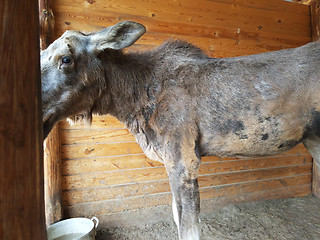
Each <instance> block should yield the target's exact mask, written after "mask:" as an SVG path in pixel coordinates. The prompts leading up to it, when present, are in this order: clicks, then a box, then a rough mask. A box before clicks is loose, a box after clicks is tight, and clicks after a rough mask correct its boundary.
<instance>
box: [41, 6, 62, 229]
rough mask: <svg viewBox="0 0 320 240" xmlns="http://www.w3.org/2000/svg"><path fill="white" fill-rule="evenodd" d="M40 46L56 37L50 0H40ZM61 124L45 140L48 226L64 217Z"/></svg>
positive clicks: (44, 45)
mask: <svg viewBox="0 0 320 240" xmlns="http://www.w3.org/2000/svg"><path fill="white" fill-rule="evenodd" d="M39 18H40V46H41V49H42V50H44V49H46V48H47V47H48V46H49V45H50V43H51V42H52V41H53V39H54V37H53V36H54V15H53V11H52V7H51V1H50V0H40V1H39ZM58 128H59V126H58V125H56V126H55V127H54V128H53V129H52V131H51V133H50V134H49V135H48V137H47V139H46V140H45V141H44V145H43V151H44V156H43V158H44V180H45V190H44V192H45V212H46V224H47V226H49V225H51V224H52V223H55V222H57V221H59V220H61V218H62V217H63V216H62V215H63V210H62V190H61V156H60V140H59V129H58Z"/></svg>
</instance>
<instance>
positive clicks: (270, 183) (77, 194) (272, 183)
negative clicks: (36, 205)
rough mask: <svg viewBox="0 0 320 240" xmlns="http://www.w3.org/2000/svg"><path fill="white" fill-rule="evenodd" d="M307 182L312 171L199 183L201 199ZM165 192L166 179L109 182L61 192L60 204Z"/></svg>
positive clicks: (167, 185) (168, 189)
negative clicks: (258, 178)
mask: <svg viewBox="0 0 320 240" xmlns="http://www.w3.org/2000/svg"><path fill="white" fill-rule="evenodd" d="M310 183H311V174H306V175H299V176H293V177H287V178H278V179H270V180H261V181H256V182H246V183H235V184H226V185H219V186H213V187H201V188H200V191H201V198H202V199H210V198H216V197H221V196H226V195H236V194H243V193H249V192H255V191H262V190H267V189H276V188H283V187H290V186H294V185H304V184H310ZM168 192H170V186H169V181H168V180H160V181H155V182H141V183H135V184H126V185H119V186H117V187H113V186H112V187H103V188H91V189H75V190H70V191H64V192H63V204H64V205H65V206H70V205H74V204H79V203H86V202H95V201H103V200H110V199H119V198H126V197H133V196H143V195H150V194H156V193H168Z"/></svg>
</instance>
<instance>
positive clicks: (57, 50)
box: [41, 21, 320, 240]
mask: <svg viewBox="0 0 320 240" xmlns="http://www.w3.org/2000/svg"><path fill="white" fill-rule="evenodd" d="M144 32H145V28H144V26H142V25H141V24H139V23H135V22H129V21H126V22H121V23H118V24H116V25H115V26H111V27H109V28H106V29H104V30H102V31H100V32H97V33H92V34H84V33H81V32H78V31H67V32H66V33H64V34H63V35H62V36H61V37H60V38H59V39H57V40H56V41H55V42H54V43H53V44H51V45H50V46H49V47H48V49H46V50H45V51H43V52H42V53H41V74H42V102H43V128H44V136H45V137H46V136H47V134H48V133H49V132H50V130H51V129H52V127H53V125H54V124H55V123H56V122H58V121H60V120H62V119H64V118H67V117H69V118H71V120H79V118H80V119H81V120H84V121H88V122H91V118H92V114H107V113H109V114H111V115H113V116H115V117H117V118H118V119H119V120H120V121H122V122H124V123H125V124H126V126H127V127H128V128H129V129H130V131H131V132H132V133H133V135H134V136H135V137H136V140H137V142H138V143H139V144H140V146H141V148H142V149H143V150H144V152H145V154H146V155H147V156H148V157H149V158H151V159H154V160H157V161H160V162H162V163H164V165H165V167H166V170H167V173H168V176H169V180H170V186H171V190H172V196H173V201H172V206H173V213H174V220H175V222H176V224H177V226H178V232H179V239H183V240H186V239H192V240H195V239H199V238H200V237H199V220H198V215H199V205H200V200H199V187H198V182H197V174H198V168H199V165H200V158H201V156H205V155H215V156H262V155H267V154H269V155H270V154H278V153H281V152H284V151H287V150H288V149H290V148H292V147H294V146H295V145H296V144H298V143H300V142H303V143H304V144H305V146H306V147H307V149H308V150H309V151H310V153H311V154H312V156H313V157H314V161H315V165H314V166H315V167H314V171H315V173H314V193H315V194H316V195H317V196H320V191H319V189H320V187H319V185H320V181H319V172H320V171H319V166H320V126H319V124H320V94H319V92H320V81H319V76H320V43H317V42H316V43H310V44H307V45H305V46H302V47H300V48H296V49H289V50H282V51H277V52H271V53H264V54H259V55H253V56H245V57H237V58H222V59H216V58H209V57H207V56H206V55H205V54H204V53H203V52H202V51H201V50H199V49H198V48H196V47H194V46H192V45H190V44H188V43H186V42H182V41H171V42H167V43H164V44H163V45H162V46H160V47H158V48H156V49H155V50H152V51H148V52H143V53H124V52H122V49H123V48H125V47H128V46H130V45H132V44H133V43H134V42H135V41H136V40H137V39H138V38H139V37H140V36H141V35H143V34H144Z"/></svg>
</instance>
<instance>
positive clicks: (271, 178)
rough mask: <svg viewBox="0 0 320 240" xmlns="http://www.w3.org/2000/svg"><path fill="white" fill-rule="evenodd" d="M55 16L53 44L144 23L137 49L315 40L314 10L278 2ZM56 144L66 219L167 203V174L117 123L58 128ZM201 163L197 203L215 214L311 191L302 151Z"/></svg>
mask: <svg viewBox="0 0 320 240" xmlns="http://www.w3.org/2000/svg"><path fill="white" fill-rule="evenodd" d="M53 11H54V14H55V19H56V25H55V29H56V37H59V36H60V35H61V34H62V33H63V32H64V31H65V30H67V29H78V30H83V31H95V30H99V29H101V27H106V26H110V25H113V24H115V23H117V22H119V21H122V20H133V21H138V22H140V23H143V24H144V25H145V26H146V27H147V33H146V34H145V35H144V36H143V37H142V38H141V39H140V40H139V41H138V42H137V44H136V45H135V46H133V47H132V48H131V49H133V50H146V49H150V48H153V47H154V46H157V45H159V44H161V43H162V42H163V41H165V40H166V39H168V38H174V39H176V38H178V39H185V40H187V41H190V42H192V43H194V44H195V45H197V46H199V47H201V48H202V49H203V50H204V51H205V52H206V53H207V54H209V55H211V56H215V57H232V56H239V55H248V54H255V53H260V52H267V51H272V50H278V49H283V48H291V47H296V46H300V45H303V44H305V43H307V42H309V41H310V35H311V33H310V11H309V7H308V6H304V5H299V4H294V3H290V2H285V1H281V0H264V1H262V0H261V1H253V0H243V1H240V0H238V1H237V0H216V1H215V0H197V1H194V0H162V1H154V0H136V1H131V0H108V1H106V0H105V1H102V0H100V1H99V0H86V1H84V0H81V1H80V0H56V1H53ZM60 141H61V144H62V146H61V149H62V175H63V177H62V189H63V208H64V213H65V216H93V215H96V216H99V217H100V218H104V217H106V216H110V215H112V214H115V213H121V212H124V211H130V210H135V211H136V210H137V209H148V208H149V209H152V208H153V207H155V206H166V205H168V204H170V202H171V195H170V189H169V185H168V179H167V176H166V173H165V169H164V167H163V165H162V164H160V163H157V162H155V161H152V160H150V159H148V158H146V157H145V155H144V154H143V152H142V150H141V149H140V147H139V146H138V145H137V144H136V143H135V140H134V138H133V136H132V135H131V134H130V133H129V132H128V131H127V130H126V129H125V128H124V126H123V125H122V124H121V123H120V122H118V120H116V119H115V118H113V117H111V116H100V117H95V118H94V121H93V125H92V127H91V128H90V127H86V126H81V125H75V126H72V127H71V126H69V125H68V123H67V122H62V123H61V124H60ZM202 161H203V163H202V165H201V168H200V177H199V183H200V192H201V198H202V200H204V201H206V200H210V199H216V200H215V203H216V204H218V205H219V204H220V205H223V204H224V203H230V202H238V201H250V200H259V199H268V198H278V197H290V196H301V195H307V194H309V193H310V192H311V169H312V159H311V157H310V155H309V154H308V152H307V151H306V150H305V148H304V147H303V146H302V145H299V146H298V147H296V148H294V149H293V150H291V151H289V152H287V153H286V154H281V155H278V156H274V157H263V158H250V159H235V158H218V157H205V158H203V159H202ZM217 197H219V198H217ZM204 201H203V202H204ZM204 205H205V204H204Z"/></svg>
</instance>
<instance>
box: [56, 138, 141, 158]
mask: <svg viewBox="0 0 320 240" xmlns="http://www.w3.org/2000/svg"><path fill="white" fill-rule="evenodd" d="M140 153H143V151H142V149H141V148H140V146H139V145H138V144H137V143H136V142H125V143H122V142H120V143H102V144H91V143H90V144H89V143H88V144H79V145H62V146H61V158H62V159H76V158H88V157H103V156H114V155H127V154H140Z"/></svg>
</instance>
